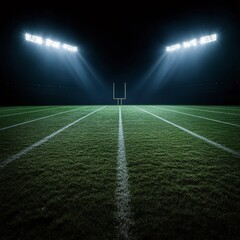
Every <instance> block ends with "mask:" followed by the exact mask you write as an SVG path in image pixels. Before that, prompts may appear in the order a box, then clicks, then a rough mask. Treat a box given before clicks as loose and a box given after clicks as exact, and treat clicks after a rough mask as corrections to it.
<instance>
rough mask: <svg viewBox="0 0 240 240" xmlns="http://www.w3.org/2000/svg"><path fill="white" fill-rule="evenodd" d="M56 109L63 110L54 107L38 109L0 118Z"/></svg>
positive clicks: (0, 116)
mask: <svg viewBox="0 0 240 240" xmlns="http://www.w3.org/2000/svg"><path fill="white" fill-rule="evenodd" d="M56 108H58V109H59V108H63V107H62V106H61V107H55V108H44V109H42V108H41V109H40V110H34V111H27V112H20V113H11V114H6V115H0V118H2V117H10V116H15V115H21V114H25V113H34V112H42V111H49V110H52V109H56Z"/></svg>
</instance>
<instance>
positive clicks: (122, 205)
mask: <svg viewBox="0 0 240 240" xmlns="http://www.w3.org/2000/svg"><path fill="white" fill-rule="evenodd" d="M117 160H118V162H117V188H116V191H115V195H116V203H117V214H116V215H117V220H118V224H119V225H118V230H119V231H118V237H119V239H130V233H129V230H130V227H131V226H132V225H133V221H132V213H131V206H130V201H131V198H130V191H129V187H128V169H127V162H126V153H125V144H124V135H123V126H122V110H121V106H119V131H118V159H117Z"/></svg>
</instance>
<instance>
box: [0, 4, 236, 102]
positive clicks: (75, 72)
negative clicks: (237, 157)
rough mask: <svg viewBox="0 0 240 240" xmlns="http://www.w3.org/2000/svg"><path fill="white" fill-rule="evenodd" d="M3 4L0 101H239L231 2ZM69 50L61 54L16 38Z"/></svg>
mask: <svg viewBox="0 0 240 240" xmlns="http://www.w3.org/2000/svg"><path fill="white" fill-rule="evenodd" d="M209 2H210V1H208V2H204V1H196V2H195V3H194V2H192V3H191V4H189V3H187V1H178V3H175V2H171V1H168V3H166V2H164V4H162V6H161V2H160V1H159V3H158V4H157V3H155V4H153V3H151V2H150V1H146V2H144V3H140V2H136V3H123V2H115V1H114V2H113V3H111V4H109V3H108V4H107V3H106V4H104V3H103V2H101V3H98V4H96V3H95V2H90V1H89V2H88V3H85V2H78V6H76V3H70V2H66V3H65V4H62V3H58V4H56V5H55V6H52V4H46V5H45V6H47V7H44V3H43V2H39V3H38V4H34V5H32V6H30V5H23V4H21V5H20V4H15V3H14V2H11V3H9V5H11V6H8V7H6V8H5V9H2V10H1V13H2V15H3V14H4V20H3V21H2V22H1V25H2V28H1V29H2V34H1V56H2V57H1V70H2V71H1V72H2V73H1V80H0V81H1V90H0V104H1V105H20V104H24V105H31V104H40V105H43V104H113V103H114V102H113V100H112V82H116V84H117V87H118V91H117V93H118V94H119V96H120V95H121V88H122V87H123V83H124V82H127V89H128V91H127V94H128V99H127V101H126V104H240V94H239V93H240V78H239V76H240V75H239V74H240V66H239V61H240V48H239V44H240V2H239V1H237V0H236V1H225V2H226V3H219V2H215V3H214V2H213V1H211V3H209ZM25 32H29V33H31V34H35V35H40V36H43V37H46V38H47V37H50V38H52V39H53V40H59V41H61V42H66V43H69V44H72V45H76V46H78V48H79V53H78V54H72V53H63V52H60V51H58V50H55V49H46V47H45V48H44V47H42V46H37V45H34V44H31V43H28V42H26V41H25V40H24V33H25ZM213 33H217V34H218V41H217V42H216V43H212V44H209V45H207V46H204V47H199V48H196V49H188V50H185V51H184V50H183V51H179V52H177V53H173V54H171V55H169V54H167V53H166V52H165V48H166V46H167V45H172V44H175V43H178V42H180V43H181V42H183V41H185V40H191V39H192V38H199V37H201V36H204V35H210V34H213Z"/></svg>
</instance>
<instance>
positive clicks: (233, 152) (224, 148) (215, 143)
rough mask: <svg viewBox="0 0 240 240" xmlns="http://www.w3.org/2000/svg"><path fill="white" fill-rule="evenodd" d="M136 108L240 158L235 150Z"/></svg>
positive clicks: (239, 154)
mask: <svg viewBox="0 0 240 240" xmlns="http://www.w3.org/2000/svg"><path fill="white" fill-rule="evenodd" d="M135 108H137V109H139V110H141V111H143V112H145V113H148V114H150V115H152V116H154V117H156V118H158V119H160V120H162V121H163V122H166V123H168V124H170V125H172V126H174V127H176V128H178V129H180V130H182V131H184V132H186V133H188V134H190V135H192V136H194V137H196V138H198V139H201V140H203V141H204V142H207V143H209V144H211V145H212V146H214V147H216V148H219V149H221V150H223V151H225V152H228V153H231V154H232V155H234V156H235V157H238V158H240V153H239V152H237V151H235V150H233V149H231V148H228V147H225V146H223V145H222V144H219V143H217V142H214V141H212V140H210V139H208V138H206V137H203V136H201V135H199V134H197V133H195V132H192V131H190V130H188V129H187V128H184V127H181V126H179V125H177V124H175V123H173V122H170V121H168V120H166V119H164V118H162V117H159V116H157V115H155V114H153V113H151V112H148V111H146V110H144V109H142V108H139V107H136V106H135Z"/></svg>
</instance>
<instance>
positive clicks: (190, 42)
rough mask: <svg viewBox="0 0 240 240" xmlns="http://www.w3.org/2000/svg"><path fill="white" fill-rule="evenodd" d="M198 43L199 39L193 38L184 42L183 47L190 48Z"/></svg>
mask: <svg viewBox="0 0 240 240" xmlns="http://www.w3.org/2000/svg"><path fill="white" fill-rule="evenodd" d="M197 45H198V43H197V39H193V40H191V41H188V42H183V47H184V48H190V47H196V46H197Z"/></svg>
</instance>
